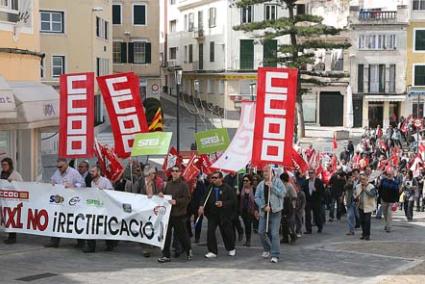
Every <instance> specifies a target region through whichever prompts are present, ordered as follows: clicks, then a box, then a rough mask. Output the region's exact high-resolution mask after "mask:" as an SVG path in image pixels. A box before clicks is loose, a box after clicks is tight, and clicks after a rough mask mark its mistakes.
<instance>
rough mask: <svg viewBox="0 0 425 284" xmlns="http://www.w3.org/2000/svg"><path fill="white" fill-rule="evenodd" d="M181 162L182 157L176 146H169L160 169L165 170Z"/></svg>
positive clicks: (179, 164)
mask: <svg viewBox="0 0 425 284" xmlns="http://www.w3.org/2000/svg"><path fill="white" fill-rule="evenodd" d="M182 163H183V158H182V156H181V155H180V153H179V152H177V150H176V148H174V147H171V148H170V150H169V151H168V154H167V156H166V157H165V160H164V164H163V165H162V170H163V171H167V170H169V169H171V168H172V167H174V166H178V167H180V166H181V164H182Z"/></svg>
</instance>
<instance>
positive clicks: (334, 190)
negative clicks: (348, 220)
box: [329, 171, 345, 222]
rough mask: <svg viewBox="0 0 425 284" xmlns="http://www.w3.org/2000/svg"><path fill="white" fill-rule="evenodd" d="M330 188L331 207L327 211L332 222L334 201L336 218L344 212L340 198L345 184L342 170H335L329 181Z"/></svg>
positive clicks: (339, 218) (339, 217) (338, 218)
mask: <svg viewBox="0 0 425 284" xmlns="http://www.w3.org/2000/svg"><path fill="white" fill-rule="evenodd" d="M329 185H330V188H331V208H330V211H329V221H330V222H332V221H333V220H334V217H335V203H336V219H337V220H341V216H342V215H343V213H344V201H343V200H342V193H343V191H344V186H345V176H344V173H343V172H342V171H338V172H336V173H335V174H334V175H333V176H332V177H331V180H330V181H329Z"/></svg>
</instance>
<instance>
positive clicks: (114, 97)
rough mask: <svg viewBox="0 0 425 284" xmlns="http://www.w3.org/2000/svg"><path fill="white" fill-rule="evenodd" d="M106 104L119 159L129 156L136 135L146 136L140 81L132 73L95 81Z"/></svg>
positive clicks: (104, 77)
mask: <svg viewBox="0 0 425 284" xmlns="http://www.w3.org/2000/svg"><path fill="white" fill-rule="evenodd" d="M97 82H98V84H99V88H100V90H101V92H102V96H103V99H104V100H105V105H106V108H107V109H108V113H109V117H110V120H111V127H112V132H113V134H114V140H115V149H116V152H117V154H118V156H119V157H122V158H127V157H128V156H129V155H130V152H131V148H132V146H133V142H134V136H135V134H137V133H141V132H148V124H147V122H146V117H145V113H144V110H143V107H142V102H141V100H140V91H139V78H138V77H137V76H136V75H135V74H134V73H124V74H114V75H108V76H102V77H98V78H97Z"/></svg>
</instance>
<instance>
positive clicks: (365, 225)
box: [359, 208, 372, 237]
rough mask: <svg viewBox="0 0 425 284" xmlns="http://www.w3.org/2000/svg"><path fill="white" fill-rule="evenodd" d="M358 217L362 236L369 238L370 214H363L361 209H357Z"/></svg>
mask: <svg viewBox="0 0 425 284" xmlns="http://www.w3.org/2000/svg"><path fill="white" fill-rule="evenodd" d="M359 216H360V225H361V226H362V236H363V237H369V236H370V217H371V216H372V213H370V212H369V213H365V212H364V211H363V210H362V209H360V208H359Z"/></svg>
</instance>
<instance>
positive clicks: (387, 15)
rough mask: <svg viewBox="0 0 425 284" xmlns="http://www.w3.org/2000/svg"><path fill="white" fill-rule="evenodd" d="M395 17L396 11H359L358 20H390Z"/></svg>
mask: <svg viewBox="0 0 425 284" xmlns="http://www.w3.org/2000/svg"><path fill="white" fill-rule="evenodd" d="M396 19H397V11H365V10H363V11H360V13H359V21H361V22H368V21H369V22H373V21H392V20H396Z"/></svg>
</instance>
